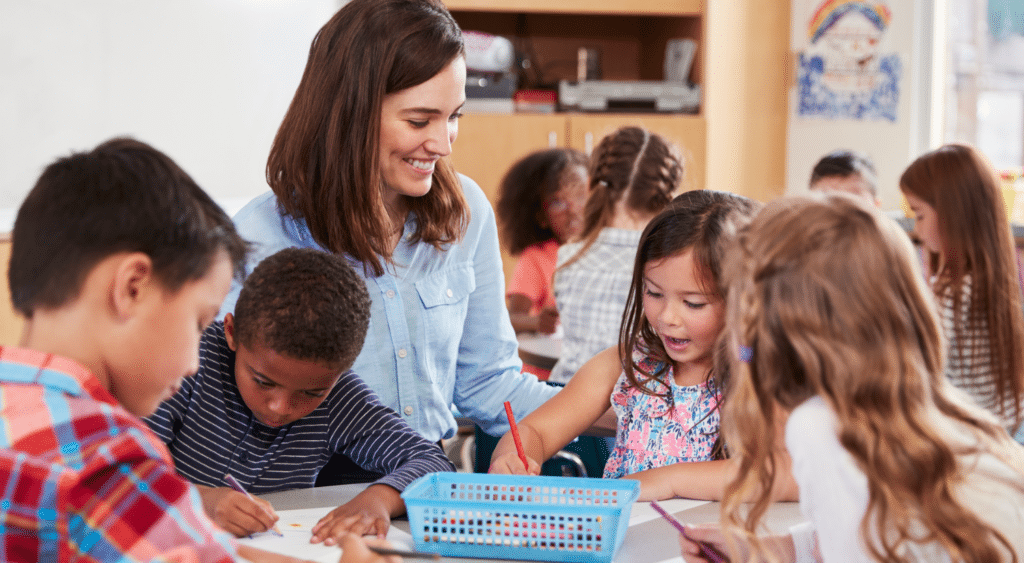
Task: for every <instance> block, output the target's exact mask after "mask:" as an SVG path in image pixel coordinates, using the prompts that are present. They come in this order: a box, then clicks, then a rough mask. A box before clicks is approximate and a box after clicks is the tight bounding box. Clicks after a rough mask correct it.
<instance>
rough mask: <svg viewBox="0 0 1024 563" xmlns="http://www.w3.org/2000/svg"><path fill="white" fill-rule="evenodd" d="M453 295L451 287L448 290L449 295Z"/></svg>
mask: <svg viewBox="0 0 1024 563" xmlns="http://www.w3.org/2000/svg"><path fill="white" fill-rule="evenodd" d="M451 296H452V290H450V289H449V290H448V297H451Z"/></svg>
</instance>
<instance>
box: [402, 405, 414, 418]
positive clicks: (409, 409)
mask: <svg viewBox="0 0 1024 563" xmlns="http://www.w3.org/2000/svg"><path fill="white" fill-rule="evenodd" d="M402 412H404V413H405V416H412V407H405V409H403V410H402Z"/></svg>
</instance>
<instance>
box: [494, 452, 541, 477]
mask: <svg viewBox="0 0 1024 563" xmlns="http://www.w3.org/2000/svg"><path fill="white" fill-rule="evenodd" d="M526 461H528V462H529V463H530V465H529V467H523V460H521V459H519V454H518V453H517V452H514V451H513V452H510V453H506V454H504V455H501V456H498V457H496V458H494V460H493V461H491V467H490V468H488V469H487V472H488V473H500V474H506V475H540V464H539V463H537V462H536V461H534V460H533V459H532V458H531V457H530V456H526Z"/></svg>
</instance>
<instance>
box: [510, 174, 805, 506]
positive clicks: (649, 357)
mask: <svg viewBox="0 0 1024 563" xmlns="http://www.w3.org/2000/svg"><path fill="white" fill-rule="evenodd" d="M756 208H757V204H756V203H755V202H753V201H751V200H749V199H747V198H744V197H741V196H737V195H734V194H729V193H725V192H714V191H707V190H698V191H691V192H686V193H684V194H682V195H680V196H678V197H677V198H675V199H674V200H673V201H672V202H671V203H670V204H669V206H668V207H667V208H666V210H665V211H663V212H662V213H661V214H659V215H658V216H657V217H655V218H654V219H652V220H651V222H650V223H649V224H648V225H647V227H646V228H645V229H644V231H643V234H642V235H641V238H640V244H639V247H638V248H637V255H636V260H635V264H634V268H633V280H632V284H631V287H630V292H629V297H628V299H627V301H626V311H625V314H624V315H623V319H622V325H621V329H620V331H619V334H620V336H619V344H618V346H614V347H612V348H608V349H607V350H604V351H603V352H600V353H599V354H598V355H596V356H594V357H593V358H592V359H591V360H590V361H589V362H587V363H586V364H584V366H583V367H582V368H581V369H580V370H579V371H578V372H576V374H575V375H574V376H573V377H572V379H570V380H569V383H568V384H567V385H566V387H565V388H564V389H563V390H562V391H561V392H559V394H558V395H556V396H555V397H553V398H552V399H550V400H548V401H547V402H546V403H544V404H543V405H541V406H540V407H539V408H538V409H537V410H535V411H534V412H533V413H531V414H530V415H528V416H527V417H526V418H524V419H523V420H522V421H520V423H519V433H520V436H521V440H522V444H523V447H524V449H525V452H526V455H527V458H528V459H527V461H528V466H527V467H524V466H523V462H522V461H521V460H520V459H519V457H518V455H517V452H516V448H515V445H514V441H513V439H512V438H511V436H509V435H505V436H504V437H503V438H502V439H501V441H500V442H499V443H498V446H497V448H496V449H495V452H494V455H493V457H492V464H491V471H492V472H495V473H515V474H526V473H529V474H537V473H538V472H539V471H540V463H541V462H543V461H544V460H546V459H548V457H550V456H551V455H553V454H554V453H555V452H557V451H558V450H560V449H561V448H562V447H564V446H565V445H566V444H567V443H569V442H570V441H571V440H572V439H573V438H575V437H576V436H578V435H579V434H581V433H582V432H584V431H586V430H587V429H588V428H590V427H591V426H592V425H594V424H595V423H597V422H598V421H599V419H601V418H602V415H603V414H604V413H605V412H606V411H607V410H608V408H609V407H611V408H612V409H613V411H614V413H615V415H616V419H617V424H616V440H615V447H614V449H613V451H612V453H611V456H610V458H609V460H608V463H607V464H606V465H605V470H604V476H605V477H611V478H615V477H623V476H628V477H629V478H631V479H638V480H639V481H640V483H641V492H640V498H641V499H642V500H650V499H663V498H670V497H674V496H685V497H691V498H706V499H718V498H721V495H722V491H723V487H724V484H725V482H726V481H727V479H728V478H729V477H731V476H732V472H731V469H730V465H729V461H728V460H726V459H724V457H725V456H724V455H723V451H722V447H721V443H720V440H719V404H720V403H721V401H722V389H723V388H724V385H723V382H722V381H720V378H719V377H717V376H716V374H715V373H714V370H713V369H712V367H713V359H714V352H715V349H716V342H717V340H718V336H719V334H720V333H721V331H722V326H723V314H724V301H723V299H722V292H721V290H720V280H719V263H720V261H721V259H722V252H721V250H722V247H723V246H724V242H725V240H726V239H728V238H729V237H728V235H729V233H731V232H732V231H733V230H734V229H735V226H736V224H737V223H739V222H741V221H743V220H744V219H745V217H747V216H749V215H750V214H751V213H753V212H754V210H755V209H756ZM682 462H695V463H682ZM787 477H788V474H787ZM782 481H786V479H782ZM784 485H785V486H789V485H791V479H790V480H789V482H788V483H785V484H784ZM779 490H780V492H781V493H782V494H781V496H780V498H787V497H792V498H795V494H796V492H795V489H793V488H790V489H789V490H784V488H783V489H779Z"/></svg>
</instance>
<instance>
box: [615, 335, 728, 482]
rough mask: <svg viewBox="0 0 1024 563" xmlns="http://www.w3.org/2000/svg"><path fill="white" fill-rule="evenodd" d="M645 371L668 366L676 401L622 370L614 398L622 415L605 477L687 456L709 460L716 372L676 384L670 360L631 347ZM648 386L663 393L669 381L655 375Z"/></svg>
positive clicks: (715, 410)
mask: <svg viewBox="0 0 1024 563" xmlns="http://www.w3.org/2000/svg"><path fill="white" fill-rule="evenodd" d="M633 356H634V359H636V360H638V364H639V365H640V366H641V367H643V368H644V370H645V371H648V372H651V373H653V372H654V370H656V369H659V368H661V369H664V370H665V374H664V377H663V381H666V382H669V383H670V384H671V386H672V399H673V404H671V405H670V404H669V403H668V402H666V401H665V399H664V397H663V396H654V395H648V394H646V393H643V392H642V391H640V390H639V389H637V388H636V387H633V386H632V385H630V383H629V380H628V379H626V374H625V373H622V374H621V375H619V379H618V381H617V382H616V383H615V389H614V390H613V391H612V396H611V403H612V408H613V409H615V414H616V416H617V417H618V419H619V426H618V430H617V432H616V436H615V448H614V449H613V450H612V452H611V455H610V456H609V458H608V463H606V464H605V466H604V476H605V478H611V479H615V478H619V477H623V476H625V475H629V474H631V473H636V472H638V471H644V470H647V469H654V468H655V467H662V466H664V465H670V464H673V463H679V462H684V461H708V460H710V459H712V449H713V448H714V445H715V441H716V439H717V438H718V426H719V409H718V404H719V402H720V401H721V400H722V392H721V390H720V389H718V387H717V385H715V380H714V378H708V380H707V381H705V382H703V383H701V384H699V385H686V386H681V385H676V383H675V378H674V377H673V373H672V372H673V370H672V366H671V365H664V364H661V363H660V362H655V361H653V360H652V359H651V358H647V357H643V356H642V355H641V354H639V353H638V352H634V353H633ZM647 387H648V389H650V390H651V391H653V392H655V393H661V394H662V395H664V391H665V385H664V384H663V383H660V382H656V381H651V382H648V383H647Z"/></svg>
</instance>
